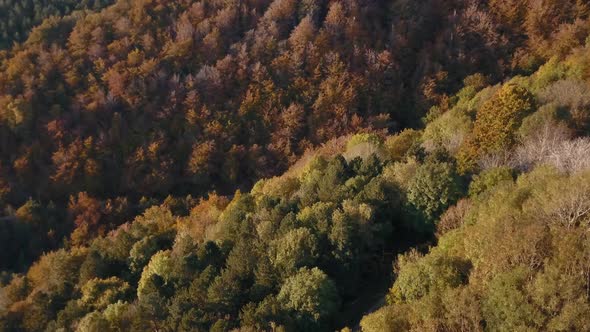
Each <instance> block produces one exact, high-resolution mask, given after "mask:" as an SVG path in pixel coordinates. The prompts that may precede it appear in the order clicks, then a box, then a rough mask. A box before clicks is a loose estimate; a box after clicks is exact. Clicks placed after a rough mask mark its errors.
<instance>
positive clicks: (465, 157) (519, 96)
mask: <svg viewBox="0 0 590 332" xmlns="http://www.w3.org/2000/svg"><path fill="white" fill-rule="evenodd" d="M534 107H535V101H534V96H533V95H532V94H531V93H530V92H529V91H528V90H526V89H525V88H523V87H520V86H518V85H516V84H506V85H505V86H503V87H502V88H501V89H500V91H498V93H497V94H496V95H495V96H494V97H492V98H491V99H490V100H489V101H487V102H486V103H485V104H484V105H483V106H482V107H481V108H480V109H479V110H478V111H477V118H476V120H475V124H474V126H473V131H472V132H471V134H470V136H469V138H467V141H466V142H465V144H464V146H463V147H462V148H461V150H460V151H459V155H458V161H459V171H460V172H462V173H466V172H470V171H473V170H474V169H476V168H477V163H478V161H479V160H480V158H482V157H486V156H490V155H493V154H500V153H504V152H505V151H509V150H510V149H511V148H512V147H513V146H514V144H515V143H516V141H517V135H516V132H517V130H518V128H519V127H520V125H521V123H522V120H523V119H524V117H525V116H527V115H528V114H529V113H530V112H532V111H533V110H534Z"/></svg>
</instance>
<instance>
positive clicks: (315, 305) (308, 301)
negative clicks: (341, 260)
mask: <svg viewBox="0 0 590 332" xmlns="http://www.w3.org/2000/svg"><path fill="white" fill-rule="evenodd" d="M278 300H279V302H281V303H282V304H283V306H284V307H285V308H287V309H290V310H293V311H294V312H295V313H296V314H297V315H298V316H300V317H301V318H302V319H311V320H313V321H315V322H319V321H321V320H324V319H328V318H329V317H331V315H333V314H334V313H335V312H336V311H337V310H338V308H339V307H340V298H339V296H338V292H337V290H336V285H335V284H334V282H333V281H332V280H331V279H330V278H329V277H328V276H327V275H326V274H325V273H324V272H323V271H322V270H320V269H318V268H315V267H314V268H312V269H309V268H302V269H300V270H299V272H297V274H296V275H294V276H292V277H289V278H287V280H285V283H284V284H283V286H282V287H281V291H280V292H279V295H278Z"/></svg>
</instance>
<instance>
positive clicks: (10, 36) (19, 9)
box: [0, 0, 114, 49]
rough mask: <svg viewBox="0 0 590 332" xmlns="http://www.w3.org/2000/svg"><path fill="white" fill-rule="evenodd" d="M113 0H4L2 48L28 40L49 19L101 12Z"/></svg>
mask: <svg viewBox="0 0 590 332" xmlns="http://www.w3.org/2000/svg"><path fill="white" fill-rule="evenodd" d="M113 2H114V1H112V0H82V1H77V0H2V1H0V49H6V48H9V47H11V46H13V44H14V43H20V42H23V41H25V40H26V39H27V37H28V36H29V33H30V31H31V29H33V28H35V27H36V26H37V25H39V24H40V23H42V22H43V20H45V19H49V18H50V17H62V16H67V15H69V14H71V13H72V12H74V11H76V10H99V9H101V8H104V7H105V6H107V5H110V4H111V3H113Z"/></svg>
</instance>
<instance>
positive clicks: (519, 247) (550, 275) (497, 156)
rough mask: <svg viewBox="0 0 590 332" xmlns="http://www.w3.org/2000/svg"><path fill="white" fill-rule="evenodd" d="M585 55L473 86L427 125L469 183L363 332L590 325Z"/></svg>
mask: <svg viewBox="0 0 590 332" xmlns="http://www.w3.org/2000/svg"><path fill="white" fill-rule="evenodd" d="M588 59H590V52H589V49H588V46H586V47H584V48H581V49H577V50H575V51H574V52H573V54H572V55H570V56H568V57H566V58H564V59H562V60H559V59H557V58H554V59H552V60H551V61H549V62H548V63H547V64H545V65H543V66H542V67H541V68H540V69H539V71H537V72H536V73H535V74H534V75H532V76H530V77H516V78H514V79H512V80H511V81H510V82H508V83H506V84H505V85H503V86H492V87H487V88H484V89H483V90H481V91H480V92H478V93H474V90H473V86H467V87H465V88H464V89H463V90H462V91H461V92H460V93H459V95H458V99H456V100H457V103H456V104H455V106H454V107H453V108H452V109H451V110H450V111H448V112H446V113H444V114H442V115H440V116H438V117H436V118H435V119H434V120H432V121H431V122H430V123H429V124H428V125H427V126H426V128H425V130H424V134H423V136H422V142H423V143H422V144H423V146H424V147H427V148H432V147H442V148H444V150H446V151H448V152H450V153H451V154H453V155H455V156H456V158H455V159H456V160H457V165H458V170H459V172H460V173H461V172H467V173H470V174H472V177H471V178H472V180H471V182H470V184H469V187H468V191H467V195H466V196H465V197H464V198H462V199H461V200H460V201H459V202H458V203H457V204H456V205H455V206H453V207H451V208H450V209H448V210H447V211H446V212H445V213H444V214H443V215H442V216H441V218H440V219H439V221H438V222H437V232H436V235H437V240H436V241H435V243H434V244H433V246H432V247H431V248H430V249H429V250H411V251H409V252H407V253H405V254H403V255H400V256H399V257H398V259H397V262H396V267H395V275H396V281H395V283H394V284H393V286H392V287H391V289H390V291H389V293H388V295H387V302H388V305H387V306H385V307H384V308H381V309H379V310H378V311H376V312H375V313H372V314H370V315H368V316H366V317H365V318H364V319H363V320H362V322H361V326H362V330H363V331H586V330H588V329H590V321H589V320H588V317H590V316H589V314H590V302H589V293H588V289H590V274H589V271H590V265H589V264H588V257H589V255H590V248H589V247H588V243H590V242H589V239H588V229H589V228H588V226H589V222H590V215H589V213H590V196H589V195H590V177H589V174H590V173H589V172H590V154H589V152H590V140H589V139H588V137H587V133H588V129H589V128H588V124H589V123H588V119H589V118H588V116H589V114H590V113H589V110H590V99H589V96H590V94H588V91H589V89H590V86H589V84H588V83H589V81H588V79H589V78H590V76H589V75H590V71H589V69H590V67H589V66H588ZM470 114H471V115H470ZM457 142H462V143H459V144H457Z"/></svg>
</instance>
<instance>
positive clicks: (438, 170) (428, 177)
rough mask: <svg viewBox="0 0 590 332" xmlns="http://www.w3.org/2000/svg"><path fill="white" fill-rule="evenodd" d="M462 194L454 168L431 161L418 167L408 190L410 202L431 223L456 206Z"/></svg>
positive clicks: (444, 163) (447, 164)
mask: <svg viewBox="0 0 590 332" xmlns="http://www.w3.org/2000/svg"><path fill="white" fill-rule="evenodd" d="M461 192H462V188H461V181H460V178H459V176H458V175H457V174H456V173H455V170H454V167H453V166H452V165H451V164H449V163H446V162H436V161H434V162H433V161H430V162H426V163H425V164H423V165H421V166H419V167H418V169H417V170H416V173H415V174H414V177H413V178H412V179H411V180H410V183H409V185H408V190H407V199H408V202H409V203H410V204H411V205H412V206H413V207H415V208H416V209H417V210H418V211H419V212H420V213H422V214H424V216H425V217H426V219H427V220H428V221H430V222H433V221H434V220H436V219H437V218H438V217H439V216H440V215H441V214H442V213H443V212H444V211H445V210H446V209H447V208H448V207H449V206H451V205H452V204H454V203H455V202H456V201H457V200H458V199H459V197H460V195H461Z"/></svg>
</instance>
